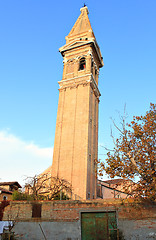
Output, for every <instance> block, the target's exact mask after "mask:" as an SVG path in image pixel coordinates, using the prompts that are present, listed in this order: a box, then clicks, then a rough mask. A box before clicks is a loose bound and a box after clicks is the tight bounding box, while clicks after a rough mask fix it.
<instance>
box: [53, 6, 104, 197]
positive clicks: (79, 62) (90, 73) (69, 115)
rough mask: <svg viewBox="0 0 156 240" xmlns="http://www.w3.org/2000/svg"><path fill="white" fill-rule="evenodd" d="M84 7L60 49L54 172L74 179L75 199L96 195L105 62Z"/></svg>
mask: <svg viewBox="0 0 156 240" xmlns="http://www.w3.org/2000/svg"><path fill="white" fill-rule="evenodd" d="M80 10H81V14H80V16H79V18H78V19H77V21H76V23H75V25H74V26H73V28H72V30H71V31H70V33H69V35H68V36H67V37H66V44H65V45H64V46H63V47H61V48H60V49H59V51H60V53H61V54H62V57H63V77H62V80H61V81H60V82H59V102H58V112H57V122H56V132H55V142H54V154H53V163H52V176H57V177H59V178H63V179H66V180H67V181H69V182H70V183H71V185H72V189H73V192H72V199H93V198H96V171H95V170H96V163H95V161H96V159H97V157H98V105H99V97H100V92H99V89H98V76H99V68H101V67H102V66H103V65H104V64H103V59H102V56H101V52H100V49H99V46H98V44H97V42H96V38H95V36H94V33H93V30H92V27H91V24H90V21H89V18H88V8H87V7H86V6H84V7H83V8H81V9H80Z"/></svg>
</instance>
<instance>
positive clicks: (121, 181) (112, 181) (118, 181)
mask: <svg viewBox="0 0 156 240" xmlns="http://www.w3.org/2000/svg"><path fill="white" fill-rule="evenodd" d="M99 181H100V182H101V183H107V184H120V183H123V182H126V181H129V180H128V179H110V180H106V181H102V180H99Z"/></svg>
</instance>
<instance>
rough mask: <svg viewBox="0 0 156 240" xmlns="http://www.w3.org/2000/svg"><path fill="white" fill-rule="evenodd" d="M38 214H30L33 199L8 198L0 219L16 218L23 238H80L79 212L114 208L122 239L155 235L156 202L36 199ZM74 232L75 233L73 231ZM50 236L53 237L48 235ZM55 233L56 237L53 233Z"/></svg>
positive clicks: (17, 226) (16, 227)
mask: <svg viewBox="0 0 156 240" xmlns="http://www.w3.org/2000/svg"><path fill="white" fill-rule="evenodd" d="M35 203H39V204H41V218H33V217H32V205H33V204H34V202H26V201H11V202H10V205H9V206H7V207H6V208H5V210H4V214H3V220H4V221H5V220H8V216H10V219H11V218H12V220H16V224H15V227H14V231H15V232H16V233H18V234H19V235H20V234H21V236H22V238H21V239H23V240H25V239H42V237H43V236H42V231H41V226H42V228H43V230H44V232H45V234H46V236H47V239H73V240H74V239H81V212H97V211H98V212H106V211H116V213H117V222H118V228H119V230H120V231H122V232H123V235H124V239H126V240H127V239H149V237H150V239H155V238H156V205H150V204H144V205H142V204H136V203H134V202H133V201H131V200H128V201H127V200H125V201H124V202H122V201H120V200H94V201H40V202H35ZM74 234H75V235H74ZM51 236H53V237H54V238H51ZM56 236H57V237H56Z"/></svg>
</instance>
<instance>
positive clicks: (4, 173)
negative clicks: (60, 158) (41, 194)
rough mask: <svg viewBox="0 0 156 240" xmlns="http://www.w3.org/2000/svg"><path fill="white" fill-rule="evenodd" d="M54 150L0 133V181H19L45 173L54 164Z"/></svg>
mask: <svg viewBox="0 0 156 240" xmlns="http://www.w3.org/2000/svg"><path fill="white" fill-rule="evenodd" d="M52 152H53V149H52V148H40V147H39V146H37V145H35V144H34V143H27V142H24V141H23V140H21V139H20V138H18V137H16V136H14V135H12V134H9V133H8V132H7V131H0V181H18V182H19V183H20V184H23V180H24V178H26V176H34V175H35V174H39V173H41V172H43V171H44V170H45V169H46V168H48V167H49V166H50V165H51V163H52Z"/></svg>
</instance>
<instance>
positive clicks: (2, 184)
mask: <svg viewBox="0 0 156 240" xmlns="http://www.w3.org/2000/svg"><path fill="white" fill-rule="evenodd" d="M6 185H16V186H18V187H19V188H21V185H20V184H19V183H18V182H16V181H15V182H0V186H6Z"/></svg>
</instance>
